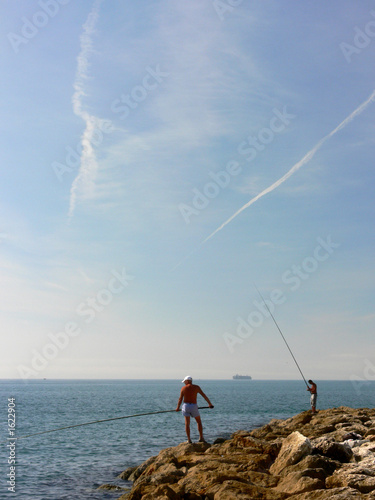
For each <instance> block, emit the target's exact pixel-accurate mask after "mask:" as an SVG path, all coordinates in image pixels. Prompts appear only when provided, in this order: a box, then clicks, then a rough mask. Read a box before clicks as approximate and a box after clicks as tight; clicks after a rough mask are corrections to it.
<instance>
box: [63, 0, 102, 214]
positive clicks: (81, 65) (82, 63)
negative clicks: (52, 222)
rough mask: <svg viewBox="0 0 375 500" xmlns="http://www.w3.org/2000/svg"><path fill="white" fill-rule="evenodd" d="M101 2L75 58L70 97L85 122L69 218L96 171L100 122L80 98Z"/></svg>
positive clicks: (92, 11)
mask: <svg viewBox="0 0 375 500" xmlns="http://www.w3.org/2000/svg"><path fill="white" fill-rule="evenodd" d="M101 2H102V0H96V1H95V3H94V5H93V8H92V10H91V12H90V14H89V15H88V18H87V21H86V23H85V24H84V25H83V33H82V35H81V51H80V53H79V55H78V57H77V72H76V79H75V82H74V94H73V97H72V104H73V111H74V114H75V115H77V116H79V117H80V118H82V120H83V121H84V122H85V125H86V126H85V130H84V132H83V134H82V137H81V145H82V153H81V165H80V169H79V172H78V175H77V177H76V178H75V179H74V181H73V183H72V186H71V189H70V203H69V217H72V215H73V212H74V209H75V206H76V202H77V195H78V192H79V191H80V190H82V189H83V190H87V189H88V188H89V187H90V185H91V184H92V183H93V178H94V175H95V172H96V170H97V162H96V157H95V151H94V148H93V145H92V139H93V135H94V133H95V130H96V128H97V125H98V123H99V122H100V120H99V119H98V118H96V117H95V116H92V115H90V114H89V113H87V111H85V110H84V109H83V107H82V98H83V97H84V96H85V95H86V94H85V91H84V84H85V80H86V79H87V76H88V74H87V68H88V65H89V62H88V59H89V54H90V52H92V50H93V49H92V46H93V43H92V36H93V34H94V33H95V26H96V23H97V21H98V18H99V7H100V4H101Z"/></svg>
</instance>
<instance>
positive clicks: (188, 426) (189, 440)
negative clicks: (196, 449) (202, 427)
mask: <svg viewBox="0 0 375 500" xmlns="http://www.w3.org/2000/svg"><path fill="white" fill-rule="evenodd" d="M185 431H186V435H187V438H188V442H189V443H191V439H190V417H185Z"/></svg>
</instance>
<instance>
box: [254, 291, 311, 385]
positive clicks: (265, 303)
mask: <svg viewBox="0 0 375 500" xmlns="http://www.w3.org/2000/svg"><path fill="white" fill-rule="evenodd" d="M254 286H255V288H256V291H257V292H258V293H259V296H260V298H261V299H262V300H263V302H264V305H265V306H266V308H267V310H268V312H269V313H270V316H271V318H272V319H273V322H274V323H275V325H276V327H277V329H278V330H279V332H280V335H281V336H282V338H283V340H284V342H285V345H286V346H287V348H288V349H289V352H290V354H291V355H292V358H293V359H294V362H295V364H296V365H297V368H298V370H299V372H300V374H301V375H302V378H303V381H304V382H305V384H306V387H307V388H309V386H308V383H307V382H306V379H305V377H304V376H303V373H302V370H301V368H300V367H299V364H298V363H297V360H296V358H295V357H294V354H293V353H292V350H291V348H290V347H289V345H288V342H287V341H286V339H285V337H284V335H283V332H282V331H281V330H280V327H279V325H278V324H277V323H276V320H275V318H274V317H273V314H272V313H271V311H270V308H269V307H268V304H267V302H266V301H265V300H264V298H263V297H262V294H261V293H260V291H259V290H258V288H257V286H256V285H255V284H254Z"/></svg>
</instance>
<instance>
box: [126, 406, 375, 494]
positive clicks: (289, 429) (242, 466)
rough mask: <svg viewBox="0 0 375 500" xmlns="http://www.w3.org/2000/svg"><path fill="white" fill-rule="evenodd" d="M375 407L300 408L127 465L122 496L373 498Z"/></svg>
mask: <svg viewBox="0 0 375 500" xmlns="http://www.w3.org/2000/svg"><path fill="white" fill-rule="evenodd" d="M374 459H375V409H368V408H360V409H352V408H347V407H339V408H333V409H329V410H321V411H319V412H318V413H317V414H315V415H314V414H312V413H311V412H310V411H305V412H303V413H300V414H298V415H296V416H294V417H292V418H289V419H287V420H276V419H274V420H271V421H270V422H269V424H267V425H265V426H263V427H260V428H258V429H255V430H253V431H239V432H236V433H235V434H233V435H232V437H231V439H228V440H225V441H222V440H220V442H219V443H217V444H213V445H210V444H205V443H197V444H187V443H183V444H180V445H178V446H175V447H173V448H167V449H165V450H162V451H161V452H160V453H159V455H157V456H155V457H151V458H150V459H148V460H147V461H146V462H144V463H143V464H141V465H140V466H139V467H136V468H134V467H133V468H132V469H129V470H126V471H124V472H123V473H122V474H121V476H120V477H121V478H122V479H125V480H126V479H127V480H130V481H133V487H132V489H131V491H130V492H129V493H125V494H123V495H122V496H121V497H119V500H120V499H121V500H125V499H126V500H158V499H159V500H178V499H186V500H237V499H239V500H245V499H254V500H257V499H259V500H284V499H291V500H324V499H327V500H328V499H329V500H346V499H357V498H358V499H364V500H375V460H374Z"/></svg>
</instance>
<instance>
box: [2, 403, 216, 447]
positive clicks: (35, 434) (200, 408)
mask: <svg viewBox="0 0 375 500" xmlns="http://www.w3.org/2000/svg"><path fill="white" fill-rule="evenodd" d="M206 408H210V407H209V406H199V407H198V409H199V410H205V409H206ZM178 411H181V410H178ZM171 412H176V410H161V411H151V412H148V413H136V414H135V415H125V416H124V417H114V418H106V419H104V420H94V421H93V422H85V423H83V424H75V425H68V426H67V427H59V428H58V429H51V430H49V431H42V432H35V433H34V434H28V435H27V436H19V437H12V438H7V441H3V442H8V441H9V440H11V441H14V440H18V439H24V438H28V437H32V436H40V435H41V434H48V433H49V432H57V431H62V430H65V429H73V427H82V426H83V425H91V424H99V423H101V422H110V421H112V420H122V419H123V418H134V417H144V416H145V415H157V414H158V413H171Z"/></svg>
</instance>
